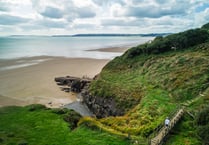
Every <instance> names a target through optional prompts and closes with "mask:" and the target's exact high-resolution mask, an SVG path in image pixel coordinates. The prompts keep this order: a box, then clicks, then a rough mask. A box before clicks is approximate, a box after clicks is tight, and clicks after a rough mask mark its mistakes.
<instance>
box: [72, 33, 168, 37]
mask: <svg viewBox="0 0 209 145" xmlns="http://www.w3.org/2000/svg"><path fill="white" fill-rule="evenodd" d="M168 34H171V33H150V34H108V33H107V34H76V35H72V37H110V36H111V37H118V36H120V37H129V36H141V37H156V36H165V35H168Z"/></svg>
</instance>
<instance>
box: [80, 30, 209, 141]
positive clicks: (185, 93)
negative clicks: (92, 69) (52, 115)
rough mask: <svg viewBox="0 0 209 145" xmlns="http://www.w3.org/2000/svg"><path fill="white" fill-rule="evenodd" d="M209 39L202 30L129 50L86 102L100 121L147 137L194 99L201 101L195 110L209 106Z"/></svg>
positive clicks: (92, 88)
mask: <svg viewBox="0 0 209 145" xmlns="http://www.w3.org/2000/svg"><path fill="white" fill-rule="evenodd" d="M208 40H209V34H208V30H207V29H205V28H204V29H203V28H202V29H193V30H188V31H185V32H181V33H178V34H173V35H169V36H167V37H161V36H160V37H156V39H155V40H153V41H152V42H148V43H146V44H143V45H139V46H137V47H134V48H131V49H129V50H128V51H127V52H126V53H125V54H124V55H123V56H121V57H117V58H115V59H114V60H112V61H111V62H110V63H108V64H107V65H106V66H105V67H104V68H103V70H102V72H101V73H100V75H99V76H97V78H96V79H95V80H94V81H93V82H92V83H91V86H90V88H89V92H88V93H85V96H84V97H85V98H84V100H85V102H86V103H87V105H88V106H89V108H90V109H91V110H92V111H93V112H94V113H95V114H96V115H97V117H99V118H102V119H98V120H97V121H98V122H100V123H102V124H103V125H105V126H107V127H111V128H112V129H114V130H116V131H119V132H121V133H124V134H130V135H133V136H141V137H145V138H146V137H148V136H149V135H150V134H151V133H152V132H153V131H154V129H155V128H156V127H157V126H158V125H159V124H161V123H162V122H163V120H164V119H165V117H166V116H169V114H170V113H171V112H173V111H175V109H176V108H177V107H178V106H179V105H183V104H184V103H186V102H188V101H191V100H194V99H195V98H197V99H196V100H202V101H199V104H196V106H195V107H196V109H200V108H201V106H202V105H204V104H207V103H208V100H209V94H208V91H206V90H207V89H208V87H209V42H208ZM203 100H204V101H203ZM197 102H198V101H197ZM192 108H193V107H192V106H191V108H190V111H191V110H192ZM188 109H189V107H188ZM193 113H195V112H193ZM118 115H119V117H114V116H118ZM107 116H113V117H107ZM103 117H105V118H103ZM197 138H198V137H196V140H195V141H196V142H198V139H197Z"/></svg>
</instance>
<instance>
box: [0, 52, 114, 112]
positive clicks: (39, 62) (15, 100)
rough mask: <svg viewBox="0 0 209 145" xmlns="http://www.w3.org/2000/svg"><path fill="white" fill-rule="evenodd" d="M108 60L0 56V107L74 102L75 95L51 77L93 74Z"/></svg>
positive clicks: (54, 106)
mask: <svg viewBox="0 0 209 145" xmlns="http://www.w3.org/2000/svg"><path fill="white" fill-rule="evenodd" d="M109 61H110V60H109V59H91V58H64V57H50V56H40V57H28V58H27V57H26V58H19V59H10V60H0V67H1V68H3V69H1V70H0V80H1V85H0V107H3V106H10V105H17V106H24V105H29V104H35V103H39V104H44V105H46V106H47V107H52V108H57V107H61V106H64V105H66V104H69V103H72V102H75V101H76V99H77V97H76V95H75V94H73V93H66V92H63V91H61V90H60V88H59V86H57V84H56V82H55V81H54V78H55V77H60V76H67V75H70V76H76V77H82V76H87V77H90V78H93V77H94V76H95V75H96V74H98V73H99V72H100V71H101V69H102V68H103V67H104V66H105V65H106V64H107V63H108V62H109ZM24 64H25V65H24ZM15 66H16V67H15Z"/></svg>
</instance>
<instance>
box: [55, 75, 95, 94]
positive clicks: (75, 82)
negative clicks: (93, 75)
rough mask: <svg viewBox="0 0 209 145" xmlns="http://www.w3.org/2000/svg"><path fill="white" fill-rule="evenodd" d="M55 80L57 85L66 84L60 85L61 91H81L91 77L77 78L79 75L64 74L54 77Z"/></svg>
mask: <svg viewBox="0 0 209 145" xmlns="http://www.w3.org/2000/svg"><path fill="white" fill-rule="evenodd" d="M54 80H55V82H57V85H60V86H67V87H61V90H62V91H65V92H70V91H72V92H77V93H79V92H81V91H82V89H83V88H84V87H85V86H86V85H88V84H89V83H90V82H91V81H92V79H89V78H79V77H72V76H66V77H56V78H55V79H54Z"/></svg>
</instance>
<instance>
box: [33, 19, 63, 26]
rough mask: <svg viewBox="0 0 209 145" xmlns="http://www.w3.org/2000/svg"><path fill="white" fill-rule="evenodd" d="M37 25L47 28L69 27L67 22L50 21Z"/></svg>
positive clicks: (46, 20) (41, 21)
mask: <svg viewBox="0 0 209 145" xmlns="http://www.w3.org/2000/svg"><path fill="white" fill-rule="evenodd" d="M37 24H38V25H40V26H43V27H47V28H65V27H66V25H67V24H66V23H65V22H62V21H53V20H48V19H45V20H40V21H38V22H37Z"/></svg>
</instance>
